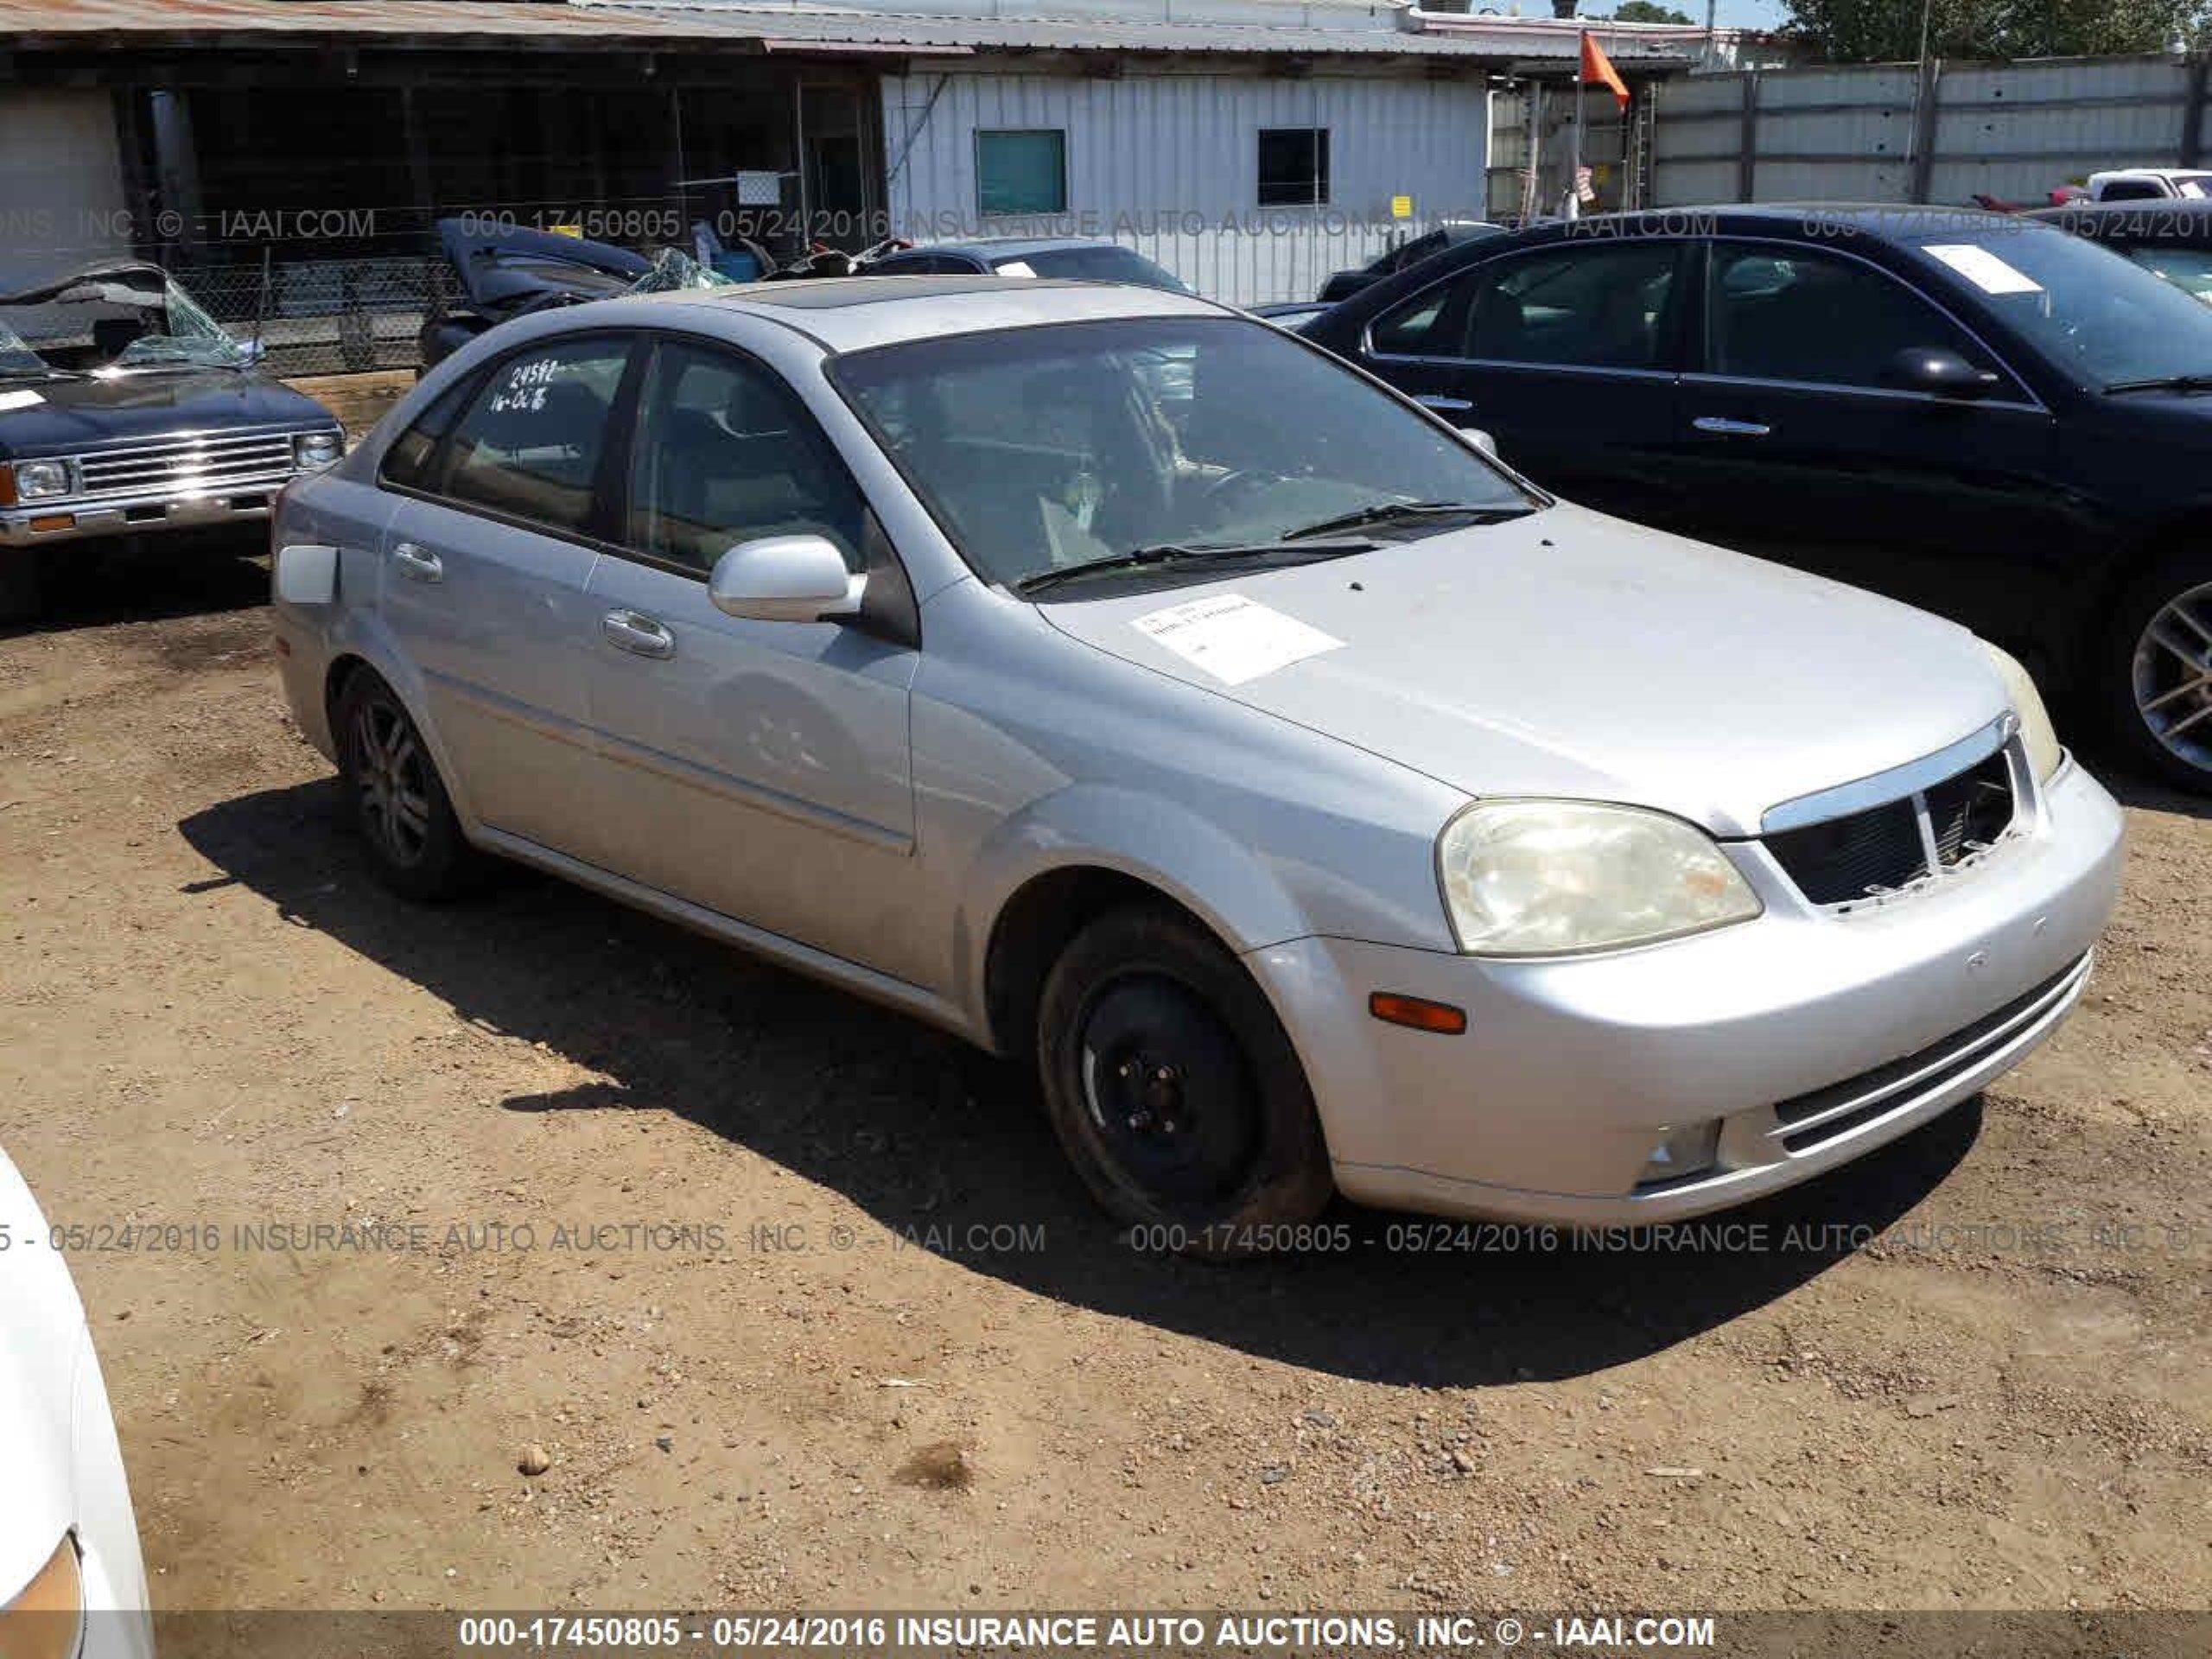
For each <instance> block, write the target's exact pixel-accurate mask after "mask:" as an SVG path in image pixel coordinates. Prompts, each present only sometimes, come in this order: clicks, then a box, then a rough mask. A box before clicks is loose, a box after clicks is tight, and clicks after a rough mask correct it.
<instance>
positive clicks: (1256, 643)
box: [1132, 594, 1344, 685]
mask: <svg viewBox="0 0 2212 1659" xmlns="http://www.w3.org/2000/svg"><path fill="white" fill-rule="evenodd" d="M1132 626H1135V629H1136V631H1137V632H1139V633H1141V634H1144V635H1146V636H1147V637H1148V638H1150V639H1154V640H1156V641H1158V642H1159V643H1160V645H1165V646H1166V648H1167V649H1168V650H1170V651H1172V652H1174V653H1175V654H1176V655H1177V656H1178V657H1180V658H1183V660H1184V661H1185V662H1187V663H1192V664H1195V665H1197V666H1198V667H1199V668H1203V669H1204V670H1205V671H1206V672H1207V673H1209V674H1211V675H1212V676H1213V677H1214V678H1216V679H1217V680H1219V681H1220V682H1221V683H1223V684H1224V685H1242V684H1243V683H1244V682H1245V681H1247V680H1256V679H1258V678H1259V677H1260V676H1261V675H1262V674H1272V673H1274V671H1275V670H1277V669H1279V668H1286V667H1287V666H1288V665H1289V664H1292V663H1296V662H1302V661H1304V660H1305V659H1306V658H1308V657H1318V656H1319V655H1320V654H1321V653H1322V652H1325V651H1334V650H1336V648H1337V647H1338V646H1339V645H1343V644H1344V641H1343V640H1341V639H1337V638H1335V637H1334V636H1333V635H1331V634H1326V633H1324V632H1321V630H1320V629H1319V628H1312V627H1308V626H1306V624H1305V623H1303V622H1300V620H1298V619H1297V618H1296V617H1294V616H1285V615H1284V614H1283V613H1281V611H1273V610H1269V609H1268V607H1266V606H1264V605H1261V604H1256V603H1255V602H1254V601H1251V600H1249V599H1247V598H1245V597H1244V595H1243V594H1212V595H1211V596H1210V597H1208V598H1205V599H1193V600H1191V601H1187V602H1186V603H1185V604H1181V605H1170V606H1169V607H1167V608H1166V610H1164V611H1152V612H1148V613H1146V614H1145V615H1143V616H1141V617H1139V618H1137V620H1136V621H1135V623H1134V624H1133V625H1132Z"/></svg>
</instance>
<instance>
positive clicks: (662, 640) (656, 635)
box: [599, 611, 676, 662]
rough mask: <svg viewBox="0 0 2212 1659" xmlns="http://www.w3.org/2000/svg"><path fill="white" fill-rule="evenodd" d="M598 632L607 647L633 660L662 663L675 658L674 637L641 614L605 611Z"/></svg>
mask: <svg viewBox="0 0 2212 1659" xmlns="http://www.w3.org/2000/svg"><path fill="white" fill-rule="evenodd" d="M599 630H600V632H601V633H603V634H604V635H606V636H607V644H608V645H613V646H615V647H617V648H618V649H620V650H622V651H626V652H629V653H630V654H631V655H632V656H633V657H651V658H653V659H654V660H655V661H657V662H665V661H666V660H667V659H668V658H671V657H673V656H675V655H676V636H675V635H674V634H672V633H671V632H669V631H668V627H667V625H666V624H664V623H663V622H661V621H659V620H658V619H656V618H654V617H650V616H647V615H646V614H645V613H644V612H643V611H609V612H608V613H607V614H606V615H605V616H604V617H602V618H601V619H600V624H599Z"/></svg>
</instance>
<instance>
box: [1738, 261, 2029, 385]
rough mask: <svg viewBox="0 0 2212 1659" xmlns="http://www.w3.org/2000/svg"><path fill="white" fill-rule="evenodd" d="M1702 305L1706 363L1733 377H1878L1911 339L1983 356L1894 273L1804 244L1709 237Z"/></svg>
mask: <svg viewBox="0 0 2212 1659" xmlns="http://www.w3.org/2000/svg"><path fill="white" fill-rule="evenodd" d="M1708 315H1709V318H1710V321H1709V322H1708V325H1707V364H1708V367H1709V369H1710V371H1711V372H1713V373H1714V374H1721V375H1728V376H1731V377H1732V378H1738V379H1745V380H1787V381H1796V382H1798V383H1800V384H1802V385H1823V386H1880V385H1885V384H1886V382H1887V379H1888V377H1889V373H1890V371H1891V365H1892V364H1893V362H1894V360H1895V359H1896V358H1897V353H1900V352H1904V351H1910V350H1915V349H1923V350H1926V349H1933V350H1941V351H1948V352H1955V353H1957V354H1958V355H1960V356H1961V357H1963V358H1965V359H1967V361H1968V362H1969V363H1972V364H1974V366H1976V367H1977V368H1988V367H1990V366H1992V365H1990V364H1989V363H1988V362H1987V360H1986V359H1987V357H1988V353H1986V352H1984V351H1982V350H1981V349H1980V347H1979V346H1976V345H1975V344H1974V341H1973V340H1972V339H1970V338H1969V337H1968V336H1967V334H1966V333H1965V331H1964V330H1962V329H1961V328H1960V327H1957V326H1956V325H1955V323H1953V322H1952V321H1950V320H1949V319H1948V318H1947V317H1945V316H1944V315H1943V314H1942V312H1940V311H1938V310H1937V309H1936V308H1935V307H1934V306H1932V305H1930V304H1929V303H1928V302H1927V301H1925V300H1923V299H1922V298H1921V297H1920V296H1918V295H1916V294H1915V293H1913V292H1912V290H1911V289H1908V288H1907V287H1906V286H1905V285H1904V283H1901V282H1899V281H1897V278H1895V277H1891V276H1890V275H1888V274H1887V273H1886V272H1884V271H1880V270H1875V269H1874V268H1873V267H1872V265H1867V264H1861V263H1860V262H1859V261H1858V260H1856V259H1852V258H1847V257H1843V256H1840V255H1837V254H1831V253H1821V252H1816V251H1813V250H1810V249H1806V248H1800V247H1796V246H1787V247H1783V246H1777V245H1770V244H1767V243H1738V244H1729V243H1720V244H1718V245H1715V247H1714V249H1713V283H1712V306H1711V310H1710V312H1709V314H1708Z"/></svg>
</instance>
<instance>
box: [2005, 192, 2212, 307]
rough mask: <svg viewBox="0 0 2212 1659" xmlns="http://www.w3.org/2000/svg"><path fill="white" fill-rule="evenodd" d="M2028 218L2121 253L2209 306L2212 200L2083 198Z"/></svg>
mask: <svg viewBox="0 0 2212 1659" xmlns="http://www.w3.org/2000/svg"><path fill="white" fill-rule="evenodd" d="M2028 217H2029V218H2031V219H2042V220H2044V222H2045V223H2047V224H2051V225H2056V226H2058V228H2059V229H2060V230H2062V231H2071V232H2074V234H2075V235H2076V236H2085V237H2087V238H2089V240H2090V241H2092V242H2097V243H2101V244H2102V245H2104V246H2106V247H2107V248H2110V249H2111V250H2112V251H2113V252H2115V253H2124V254H2126V256H2127V257H2129V258H2130V259H2133V261H2134V262H2135V263H2136V264H2139V265H2140V266H2142V267H2143V269H2144V270H2147V271H2149V272H2151V273H2152V275H2153V276H2158V277H2164V278H2165V279H2166V280H2167V281H2168V282H2170V283H2172V284H2173V285H2174V286H2175V287H2176V288H2178V289H2181V290H2182V291H2183V293H2185V294H2191V295H2194V296H2196V298H2198V299H2200V300H2202V301H2203V302H2205V303H2206V304H2208V305H2212V200H2189V199H2187V198H2182V199H2179V200H2172V201H2107V202H2084V203H2082V204H2081V205H2079V206H2076V207H2044V208H2040V209H2038V210H2037V211H2036V212H2035V213H2031V214H2029V215H2028Z"/></svg>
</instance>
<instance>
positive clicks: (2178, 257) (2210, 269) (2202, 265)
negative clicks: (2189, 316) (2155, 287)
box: [2127, 247, 2212, 305]
mask: <svg viewBox="0 0 2212 1659" xmlns="http://www.w3.org/2000/svg"><path fill="white" fill-rule="evenodd" d="M2127 257H2129V258H2131V259H2133V261H2134V262H2135V263H2136V264H2139V265H2140V266H2142V267H2143V269H2144V270H2147V271H2149V272H2150V273H2151V274H2152V276H2153V277H2164V279H2165V280H2166V281H2168V282H2170V283H2172V284H2173V285H2174V286H2175V287H2176V288H2177V289H2181V291H2182V292H2183V293H2184V294H2187V295H2189V296H2191V297H2192V298H2195V299H2198V300H2202V302H2204V303H2205V304H2207V305H2212V248H2165V247H2148V248H2130V249H2128V251H2127Z"/></svg>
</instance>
